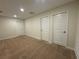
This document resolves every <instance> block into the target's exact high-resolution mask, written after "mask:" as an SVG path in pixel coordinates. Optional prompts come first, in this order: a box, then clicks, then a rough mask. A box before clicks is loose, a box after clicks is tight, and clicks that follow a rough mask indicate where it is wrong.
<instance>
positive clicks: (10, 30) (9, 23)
mask: <svg viewBox="0 0 79 59" xmlns="http://www.w3.org/2000/svg"><path fill="white" fill-rule="evenodd" d="M18 35H24V22H23V21H22V20H19V19H12V18H8V17H3V16H0V40H2V39H7V38H11V37H15V36H18Z"/></svg>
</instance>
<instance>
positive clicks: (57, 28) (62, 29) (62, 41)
mask: <svg viewBox="0 0 79 59" xmlns="http://www.w3.org/2000/svg"><path fill="white" fill-rule="evenodd" d="M52 20H54V22H52V23H53V25H54V26H53V25H52V27H53V28H54V31H53V30H52V31H51V32H50V31H49V28H50V26H49V24H50V23H49V17H43V18H41V39H42V40H45V41H50V34H49V32H50V33H53V34H54V36H52V37H53V38H52V40H53V42H54V43H56V44H59V45H63V46H66V45H67V39H68V15H67V13H66V12H63V13H59V14H56V15H53V17H52Z"/></svg>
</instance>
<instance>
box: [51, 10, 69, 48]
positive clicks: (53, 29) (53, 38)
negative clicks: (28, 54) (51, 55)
mask: <svg viewBox="0 0 79 59" xmlns="http://www.w3.org/2000/svg"><path fill="white" fill-rule="evenodd" d="M62 13H66V14H67V20H68V23H67V40H66V46H65V47H67V44H68V40H69V14H68V11H61V12H56V13H55V14H53V15H52V20H53V22H52V23H53V31H52V34H53V38H52V39H53V43H55V42H54V19H53V17H54V16H55V15H58V14H62Z"/></svg>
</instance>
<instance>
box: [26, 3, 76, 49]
mask: <svg viewBox="0 0 79 59" xmlns="http://www.w3.org/2000/svg"><path fill="white" fill-rule="evenodd" d="M76 4H77V3H70V4H67V5H63V6H60V7H58V8H56V9H53V10H50V11H47V12H45V13H42V14H40V15H37V16H34V17H31V18H29V19H26V20H25V28H26V29H25V32H26V35H28V36H32V37H34V38H37V39H40V38H41V35H40V18H41V17H45V16H49V20H50V35H51V36H50V39H49V41H52V42H53V39H51V38H52V37H53V34H52V33H53V19H52V15H53V14H56V13H59V12H62V11H67V12H68V19H69V25H68V26H69V29H68V30H69V35H68V40H67V47H69V48H73V49H74V47H75V37H76V20H77V11H76V10H77V9H76V8H77V5H76Z"/></svg>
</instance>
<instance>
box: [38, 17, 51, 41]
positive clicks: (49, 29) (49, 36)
mask: <svg viewBox="0 0 79 59" xmlns="http://www.w3.org/2000/svg"><path fill="white" fill-rule="evenodd" d="M45 17H48V19H49V40H50V18H49V16H43V17H41V18H40V37H41V40H43V39H42V32H43V31H42V18H45Z"/></svg>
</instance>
